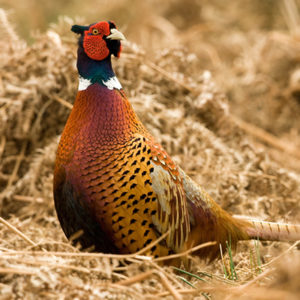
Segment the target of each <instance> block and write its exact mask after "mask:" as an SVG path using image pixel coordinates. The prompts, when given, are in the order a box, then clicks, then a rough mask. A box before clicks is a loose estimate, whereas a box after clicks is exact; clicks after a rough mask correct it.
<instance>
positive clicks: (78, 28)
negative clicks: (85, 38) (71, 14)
mask: <svg viewBox="0 0 300 300" xmlns="http://www.w3.org/2000/svg"><path fill="white" fill-rule="evenodd" d="M89 28H90V27H89V26H81V25H73V26H72V28H71V31H73V32H75V33H78V34H82V33H84V31H86V30H89Z"/></svg>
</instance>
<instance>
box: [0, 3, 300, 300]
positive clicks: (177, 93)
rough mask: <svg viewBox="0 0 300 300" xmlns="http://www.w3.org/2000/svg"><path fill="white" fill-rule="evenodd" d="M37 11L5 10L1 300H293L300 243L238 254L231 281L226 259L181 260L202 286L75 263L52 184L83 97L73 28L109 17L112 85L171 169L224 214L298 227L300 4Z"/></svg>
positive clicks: (0, 42)
mask: <svg viewBox="0 0 300 300" xmlns="http://www.w3.org/2000/svg"><path fill="white" fill-rule="evenodd" d="M63 2H66V3H65V4H62V3H63ZM83 2H84V3H83ZM42 3H44V1H37V0H31V1H30V0H27V1H19V0H17V1H14V2H13V1H7V0H6V1H5V0H4V1H2V3H1V4H0V7H2V8H4V10H2V9H1V10H0V36H1V38H0V49H1V52H0V70H1V71H0V208H1V219H0V221H1V222H0V299H72V298H74V299H176V300H178V299H222V300H223V299H226V300H227V299H292V300H294V299H295V300H296V299H299V298H300V283H299V282H300V252H299V249H300V247H299V245H298V244H297V243H295V244H293V245H292V244H289V243H279V242H272V243H271V242H258V243H255V242H253V241H250V242H240V243H239V245H238V249H237V251H235V253H234V256H233V262H234V263H235V272H236V275H237V278H236V279H235V280H233V279H231V278H230V274H231V271H230V266H229V258H228V255H227V254H226V255H225V256H224V258H223V260H218V261H215V262H213V263H211V264H209V263H207V262H203V261H201V260H199V259H198V258H197V257H194V256H193V255H192V253H187V254H185V255H186V256H188V258H189V260H190V261H191V267H190V268H189V269H188V271H189V272H190V273H192V274H195V275H198V276H199V277H200V279H197V278H195V277H193V276H191V275H188V274H184V273H182V272H179V271H176V270H174V268H172V267H162V266H160V265H158V264H157V263H156V262H154V261H153V260H152V259H146V258H145V257H144V256H141V255H129V256H122V257H121V256H120V257H116V256H111V255H103V254H95V253H83V252H80V249H79V248H80V245H78V247H73V246H71V244H70V243H69V242H68V241H67V240H66V238H65V237H64V234H63V232H62V230H61V228H60V225H59V223H58V220H57V217H56V213H55V210H54V205H53V196H52V179H53V165H54V159H55V152H56V147H57V143H58V139H59V135H60V133H61V132H62V129H63V127H64V124H65V122H66V118H67V116H68V114H69V113H70V108H71V107H72V103H73V101H74V99H75V95H76V90H77V84H78V82H77V71H76V66H75V61H76V36H74V34H72V33H71V32H70V27H71V25H72V24H74V22H75V23H76V22H77V23H78V22H79V23H80V22H81V23H82V24H85V23H87V24H89V23H93V22H95V21H99V20H102V19H104V20H107V19H112V20H114V21H115V22H116V23H117V24H118V27H119V29H120V30H121V31H122V32H123V33H124V34H125V36H126V37H127V39H128V40H127V41H126V42H125V43H124V47H123V53H122V55H121V58H120V59H119V60H116V59H114V61H113V63H114V66H115V70H116V73H117V75H118V77H119V79H120V81H121V83H122V85H123V86H124V88H125V91H126V93H127V95H128V97H129V98H130V100H131V102H132V104H133V106H134V108H135V109H136V111H137V113H138V115H139V117H140V118H141V120H142V121H143V123H144V124H145V125H146V127H147V128H148V129H149V130H150V131H151V132H152V133H153V135H154V136H155V137H156V138H157V139H158V140H159V141H160V142H161V143H162V144H163V146H164V147H165V148H166V150H167V151H168V152H169V153H170V154H171V156H172V157H173V158H174V160H176V162H178V163H179V164H180V165H181V166H182V167H183V169H184V170H185V171H186V172H187V173H188V174H189V175H190V176H191V177H192V178H193V179H195V181H196V182H198V183H200V184H201V185H202V186H203V187H204V188H205V189H206V190H207V191H208V192H209V193H210V195H211V196H212V197H213V198H214V199H215V200H216V201H217V202H218V203H219V204H220V205H221V206H222V207H223V208H225V209H226V210H228V211H229V212H231V213H232V214H242V215H248V216H253V217H258V218H260V219H262V220H267V221H284V222H289V223H300V205H299V200H300V151H299V149H300V17H299V16H300V1H296V0H282V1H279V0H278V1H272V0H265V1H259V0H245V1H229V0H226V1H216V0H214V1H208V0H203V1H197V0H186V1H180V0H168V1H158V0H147V1H137V0H135V1H130V0H119V1H93V2H92V1H90V0H88V1H80V2H79V1H75V0H73V1H71V0H70V1H47V2H46V3H47V4H45V5H44V4H42ZM62 15H68V17H64V16H62ZM50 23H51V24H50ZM224 269H225V270H226V273H227V276H225V271H224ZM232 275H233V274H232ZM191 284H192V285H193V286H191Z"/></svg>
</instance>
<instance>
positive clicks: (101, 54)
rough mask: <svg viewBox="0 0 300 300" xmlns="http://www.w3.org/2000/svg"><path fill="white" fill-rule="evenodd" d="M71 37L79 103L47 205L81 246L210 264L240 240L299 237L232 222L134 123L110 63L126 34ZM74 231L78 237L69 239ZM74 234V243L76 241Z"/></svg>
mask: <svg viewBox="0 0 300 300" xmlns="http://www.w3.org/2000/svg"><path fill="white" fill-rule="evenodd" d="M71 30H72V31H73V32H75V33H77V34H79V35H80V36H79V41H78V60H77V68H78V72H79V88H78V93H77V97H76V100H75V103H74V106H73V109H72V111H71V114H70V116H69V118H68V121H67V123H66V126H65V128H64V130H63V133H62V135H61V139H60V143H59V146H58V150H57V157H56V162H55V171H54V201H55V208H56V211H57V215H58V219H59V221H60V224H61V227H62V229H63V231H64V233H65V235H66V236H67V238H69V239H71V240H73V241H74V240H75V241H76V242H79V243H80V245H81V246H82V248H89V249H90V248H93V249H94V250H95V251H99V252H105V253H135V252H137V251H139V250H140V249H142V248H144V247H146V246H147V245H149V244H151V243H152V242H153V241H155V240H157V239H158V238H159V237H161V236H162V235H164V234H166V237H165V238H164V239H163V240H162V241H160V242H159V243H157V244H156V245H154V246H153V247H151V249H150V250H149V252H148V254H149V255H151V256H154V257H159V256H166V255H169V254H172V253H179V252H181V251H183V250H186V249H189V248H191V247H193V246H196V245H198V244H201V243H204V242H207V241H216V242H217V243H216V245H214V246H211V247H207V248H204V249H201V250H199V251H198V252H197V253H196V254H197V255H199V256H200V257H202V258H208V259H214V258H216V257H217V256H218V254H219V244H221V245H222V246H223V248H224V246H225V243H226V240H228V239H230V240H231V243H232V246H234V245H236V243H237V242H238V241H239V240H248V239H251V238H259V239H261V240H287V241H295V240H298V239H300V225H288V224H279V223H269V222H262V221H253V220H250V221H249V220H247V219H246V218H235V217H233V216H231V215H230V214H229V213H227V212H226V211H224V210H223V209H222V208H221V207H220V206H219V205H218V204H217V203H216V202H215V201H214V200H213V199H212V198H211V197H210V196H209V195H208V194H207V193H206V192H205V190H203V189H202V187H201V186H199V185H198V184H196V183H195V182H194V181H193V180H192V179H191V178H189V176H187V175H186V174H185V172H184V171H183V170H182V169H181V168H180V167H179V166H178V165H177V164H176V163H175V162H174V161H173V160H172V159H171V158H170V156H169V155H168V154H167V152H166V151H165V150H164V149H163V148H162V146H161V145H160V144H159V143H158V142H157V141H156V140H155V138H154V137H153V136H152V135H151V134H150V133H149V132H148V131H147V129H146V128H145V127H144V125H143V124H142V123H141V121H140V120H139V118H138V117H137V115H136V113H135V112H134V110H133V108H132V106H131V104H130V103H129V101H128V99H127V97H126V95H125V93H124V91H123V89H122V86H121V84H120V82H119V80H118V79H117V77H116V75H115V73H114V71H113V69H112V65H111V55H114V56H116V57H119V56H120V53H121V50H122V47H121V40H124V39H125V37H124V35H123V34H122V33H121V32H120V31H119V30H118V29H117V28H116V25H115V24H114V23H113V22H99V23H95V24H91V25H89V26H79V25H73V26H72V29H71ZM78 232H80V233H81V234H77V233H78ZM74 236H75V237H74Z"/></svg>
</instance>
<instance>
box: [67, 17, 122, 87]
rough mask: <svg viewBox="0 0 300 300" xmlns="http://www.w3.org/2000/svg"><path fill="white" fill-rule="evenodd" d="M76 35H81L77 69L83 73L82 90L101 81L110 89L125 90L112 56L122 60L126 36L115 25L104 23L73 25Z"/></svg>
mask: <svg viewBox="0 0 300 300" xmlns="http://www.w3.org/2000/svg"><path fill="white" fill-rule="evenodd" d="M71 30H72V31H73V32H75V33H77V34H80V37H79V40H78V59H77V68H78V72H79V76H80V77H79V80H80V81H79V91H81V90H85V89H86V88H87V87H88V86H89V85H91V84H93V83H95V82H98V83H100V84H102V85H103V84H104V85H105V86H107V87H108V88H109V89H113V88H116V89H121V87H122V86H121V84H120V82H119V81H118V79H117V78H116V76H115V74H114V72H113V70H112V67H111V59H110V58H111V55H114V56H115V57H120V54H121V51H122V45H121V40H125V37H124V35H123V34H122V33H121V32H120V31H119V30H118V29H117V28H116V25H115V24H114V22H111V21H108V22H106V21H102V22H99V23H95V24H91V25H89V26H81V25H73V26H72V29H71Z"/></svg>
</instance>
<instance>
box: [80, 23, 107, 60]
mask: <svg viewBox="0 0 300 300" xmlns="http://www.w3.org/2000/svg"><path fill="white" fill-rule="evenodd" d="M97 31H98V33H97V34H95V33H96V32H97ZM109 34H110V28H109V24H108V23H107V22H100V23H97V24H95V25H93V26H91V27H90V29H89V30H87V31H85V32H84V39H83V48H84V51H85V53H86V54H87V55H88V56H89V57H90V58H91V59H94V60H103V59H105V58H106V57H107V56H108V55H109V49H108V47H107V45H106V42H105V41H104V39H103V36H108V35H109Z"/></svg>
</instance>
